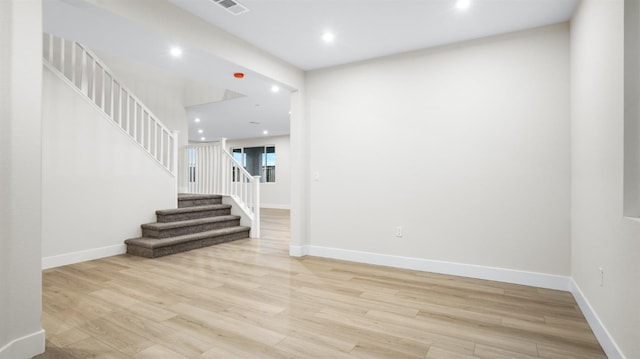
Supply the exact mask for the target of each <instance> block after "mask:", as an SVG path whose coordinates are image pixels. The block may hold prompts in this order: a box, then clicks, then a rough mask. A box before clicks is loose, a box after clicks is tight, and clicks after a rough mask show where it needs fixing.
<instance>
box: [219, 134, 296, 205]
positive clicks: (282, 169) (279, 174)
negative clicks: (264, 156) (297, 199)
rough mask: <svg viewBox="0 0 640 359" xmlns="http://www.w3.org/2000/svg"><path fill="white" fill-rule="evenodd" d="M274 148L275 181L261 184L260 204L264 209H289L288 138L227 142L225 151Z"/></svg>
mask: <svg viewBox="0 0 640 359" xmlns="http://www.w3.org/2000/svg"><path fill="white" fill-rule="evenodd" d="M270 145H274V146H275V148H276V181H275V182H265V183H262V185H261V187H260V203H261V207H264V208H281V209H289V208H290V203H291V202H290V198H291V196H290V194H291V165H290V163H291V155H290V146H289V136H272V137H266V136H265V137H258V138H249V139H245V140H234V141H227V150H230V149H231V148H240V147H256V146H270Z"/></svg>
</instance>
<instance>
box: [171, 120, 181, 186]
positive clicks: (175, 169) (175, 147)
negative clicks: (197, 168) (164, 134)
mask: <svg viewBox="0 0 640 359" xmlns="http://www.w3.org/2000/svg"><path fill="white" fill-rule="evenodd" d="M179 133H180V131H176V130H174V131H171V135H172V136H173V148H172V149H171V150H172V151H173V153H172V159H171V161H172V162H173V163H172V164H173V166H171V173H173V177H174V178H175V180H176V185H175V191H176V193H175V198H178V187H179V184H180V177H179V176H178V174H179V173H178V167H179V166H178V134H179Z"/></svg>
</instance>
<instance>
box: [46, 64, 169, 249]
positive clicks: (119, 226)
mask: <svg viewBox="0 0 640 359" xmlns="http://www.w3.org/2000/svg"><path fill="white" fill-rule="evenodd" d="M42 120H43V126H42V127H43V130H42V131H43V135H42V137H43V158H42V172H43V185H42V189H43V194H42V211H43V217H42V226H43V238H42V242H43V243H42V251H43V253H42V255H43V257H44V258H45V259H46V258H51V257H61V256H62V257H64V256H65V255H66V256H71V255H73V254H74V253H78V252H87V251H96V252H97V253H99V251H101V250H105V249H108V248H113V247H114V246H123V242H124V240H125V239H127V238H131V237H135V236H139V235H140V224H142V223H147V222H153V221H155V211H156V210H158V209H163V208H175V207H176V205H177V199H176V182H175V178H174V177H173V176H172V175H171V174H170V173H169V172H168V171H166V170H165V169H164V168H163V167H161V166H160V165H159V164H158V163H157V162H155V160H154V159H153V158H152V157H151V156H150V155H148V154H147V153H146V151H144V150H143V149H142V148H141V147H140V146H138V144H136V143H135V142H134V141H133V140H131V138H130V137H129V136H128V135H127V134H126V133H125V132H123V131H122V130H120V128H118V127H117V126H115V125H114V124H113V123H111V122H110V121H111V120H109V119H107V118H105V117H103V115H102V114H101V113H100V112H99V111H98V110H96V109H95V108H94V107H93V106H92V104H90V103H89V102H87V101H85V100H84V99H83V98H82V97H81V95H79V94H78V93H77V92H75V91H74V90H73V89H72V88H71V87H70V86H68V85H67V84H66V83H64V82H63V81H62V80H61V79H59V78H58V77H56V76H55V75H54V74H53V73H52V72H51V71H50V70H48V69H45V72H44V80H43V119H42Z"/></svg>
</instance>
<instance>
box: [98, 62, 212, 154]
mask: <svg viewBox="0 0 640 359" xmlns="http://www.w3.org/2000/svg"><path fill="white" fill-rule="evenodd" d="M95 52H96V54H97V55H98V56H99V57H100V59H101V60H103V61H104V63H105V64H107V66H108V67H109V68H110V69H111V70H112V71H113V73H114V75H115V76H116V79H118V80H120V81H121V82H122V83H123V84H124V85H125V86H126V87H128V88H129V89H130V90H131V92H132V93H133V94H134V95H135V96H136V97H138V98H139V99H140V100H141V101H142V103H144V105H145V106H147V107H148V108H149V109H150V110H151V112H153V114H154V115H156V116H157V117H158V119H159V120H160V122H162V123H163V124H164V125H165V126H167V128H169V129H170V130H175V131H179V132H180V133H179V135H178V138H179V139H178V145H179V146H184V145H186V144H187V143H188V141H189V140H188V135H189V133H188V132H189V127H188V122H187V111H186V109H185V105H184V99H183V97H184V83H185V80H184V79H182V78H181V77H179V76H176V75H174V74H172V73H169V72H167V71H163V70H160V69H156V68H154V67H151V66H148V65H143V64H140V63H137V62H135V61H130V60H127V59H123V58H120V57H117V56H112V55H109V54H107V53H105V52H103V51H95ZM223 94H224V93H222V94H221V96H220V99H221V98H222V95H223Z"/></svg>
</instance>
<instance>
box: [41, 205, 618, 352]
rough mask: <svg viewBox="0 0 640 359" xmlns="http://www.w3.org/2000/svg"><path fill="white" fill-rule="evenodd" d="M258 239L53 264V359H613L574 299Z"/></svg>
mask: <svg viewBox="0 0 640 359" xmlns="http://www.w3.org/2000/svg"><path fill="white" fill-rule="evenodd" d="M262 219H263V223H262V231H263V237H262V238H260V239H248V240H242V241H235V242H229V243H224V244H221V245H217V246H212V247H207V248H202V249H198V250H193V251H189V252H185V253H179V254H175V255H171V256H167V257H162V258H157V259H146V258H139V257H134V256H128V255H121V256H114V257H109V258H104V259H100V260H95V261H90V262H85V263H79V264H74V265H70V266H66V267H61V268H54V269H49V270H46V271H44V272H43V313H42V320H43V326H44V328H45V330H46V335H47V349H46V352H45V353H44V354H43V355H41V356H38V357H37V358H38V359H43V358H45V359H46V358H52V359H57V358H71V359H76V358H104V359H109V358H164V357H167V358H200V359H205V358H260V359H270V358H301V357H309V358H311V357H334V358H347V357H352V358H432V359H433V358H461V359H469V358H492V359H493V358H496V359H499V358H516V359H530V358H550V359H557V358H606V356H605V355H604V353H603V351H602V349H601V348H600V346H599V344H598V342H597V341H596V338H595V336H594V335H593V333H592V331H591V330H590V328H589V326H588V324H587V322H586V320H585V319H584V317H583V315H582V313H581V312H580V310H579V309H578V307H577V304H576V302H575V300H574V299H573V296H572V295H571V293H568V292H563V291H553V290H547V289H541V288H535V287H527V286H522V285H515V284H509V283H500V282H493V281H484V280H477V279H471V278H461V277H455V276H449V275H440V274H434V273H425V272H416V271H411V270H404V269H394V268H388V267H381V266H374V265H367V264H358V263H350V262H344V261H338V260H331V259H324V258H316V257H304V258H292V257H289V255H288V251H289V247H288V246H289V221H290V219H289V212H288V211H286V210H269V209H263V210H262Z"/></svg>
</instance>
